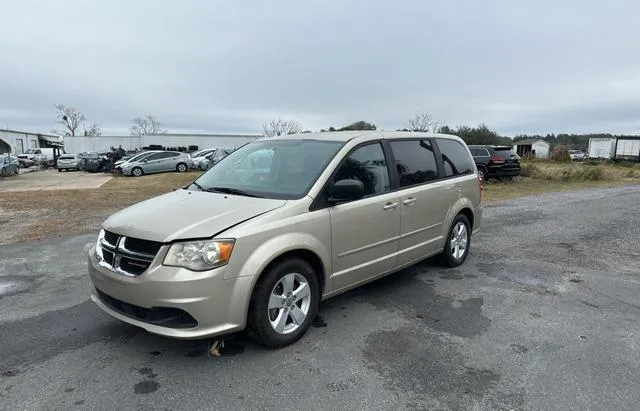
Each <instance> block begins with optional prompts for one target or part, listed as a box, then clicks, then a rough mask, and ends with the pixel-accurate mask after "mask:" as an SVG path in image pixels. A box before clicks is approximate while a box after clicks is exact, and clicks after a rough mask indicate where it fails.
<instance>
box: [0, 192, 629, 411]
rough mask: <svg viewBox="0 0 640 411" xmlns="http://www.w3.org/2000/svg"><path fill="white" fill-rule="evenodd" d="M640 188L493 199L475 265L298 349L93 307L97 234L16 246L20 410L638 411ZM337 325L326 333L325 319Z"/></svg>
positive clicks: (377, 306) (344, 311)
mask: <svg viewBox="0 0 640 411" xmlns="http://www.w3.org/2000/svg"><path fill="white" fill-rule="evenodd" d="M638 204H640V187H637V186H636V187H623V188H614V189H594V190H589V191H580V192H571V193H559V194H547V195H540V196H537V197H535V198H534V197H529V198H521V199H518V200H511V201H508V202H503V203H497V204H492V205H490V206H487V208H486V209H485V213H486V220H485V224H484V231H483V233H482V234H480V235H478V236H477V237H474V240H473V241H474V242H473V247H472V252H471V255H470V257H469V260H468V261H467V263H466V264H465V265H464V266H463V267H461V268H459V269H457V270H447V269H443V268H441V267H439V266H438V265H437V264H436V263H435V262H433V261H427V262H425V263H423V264H421V265H419V266H416V267H414V268H411V269H408V270H405V271H404V272H401V273H398V274H397V275H394V276H391V277H388V278H386V279H383V280H381V281H378V282H375V283H373V284H370V285H368V286H365V287H362V288H360V289H358V290H355V291H353V292H350V293H348V294H346V295H343V296H340V297H337V298H335V299H333V300H329V301H327V302H326V303H325V304H324V305H323V306H322V308H321V312H320V315H321V317H322V320H323V321H318V322H317V325H318V327H315V328H312V329H311V330H310V332H309V333H308V334H307V336H306V337H305V338H303V339H302V340H301V341H300V342H299V343H298V344H295V345H293V346H291V347H288V348H286V349H283V350H279V351H267V350H264V349H261V348H258V347H256V346H254V345H252V344H251V343H248V342H246V340H244V338H243V337H242V336H241V335H240V336H238V338H237V342H238V343H239V344H240V345H241V346H242V347H244V352H242V353H240V354H238V355H235V356H225V357H220V358H216V359H209V358H208V357H207V355H206V350H207V345H208V342H207V341H190V342H181V341H174V340H169V339H165V338H161V337H156V336H152V335H149V334H146V333H145V332H142V331H139V330H137V329H135V328H132V327H130V326H127V325H125V324H122V323H120V322H118V321H116V320H112V319H111V318H110V317H108V316H107V315H106V314H103V313H102V312H100V311H99V310H98V309H97V308H96V307H94V306H93V305H92V303H91V302H89V301H88V288H89V282H88V279H87V277H86V274H85V270H86V263H85V259H84V256H83V255H82V248H83V246H84V245H85V244H87V243H89V242H92V241H94V236H93V235H89V236H80V237H74V238H70V239H67V240H43V241H38V242H30V243H17V244H11V245H6V246H2V247H0V330H1V332H0V347H1V350H2V352H1V355H0V403H2V404H3V405H2V408H4V409H24V410H32V409H38V410H40V409H41V410H49V409H74V408H77V409H113V408H116V409H124V408H127V409H145V410H146V409H193V410H196V409H224V410H231V409H251V410H257V409H282V408H283V407H286V408H287V409H295V408H303V407H304V408H306V409H332V410H333V409H367V410H374V409H393V410H398V409H412V408H413V409H416V408H417V409H483V410H484V409H487V410H494V409H507V410H508V409H530V410H539V409H563V410H569V409H575V410H585V409H603V410H611V409H629V410H632V409H637V408H638V404H639V403H640V390H638V389H637V383H638V381H640V342H639V341H640V322H639V321H638V318H639V317H638V316H639V315H640V298H639V297H638V296H639V295H640V268H639V262H640V246H638V238H640V213H638V211H637V210H638ZM323 322H324V323H325V324H326V326H324V327H323V326H322V325H324V324H323Z"/></svg>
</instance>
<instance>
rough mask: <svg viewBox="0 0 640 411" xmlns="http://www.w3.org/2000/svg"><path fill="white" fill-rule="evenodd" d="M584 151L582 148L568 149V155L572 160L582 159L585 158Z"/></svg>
mask: <svg viewBox="0 0 640 411" xmlns="http://www.w3.org/2000/svg"><path fill="white" fill-rule="evenodd" d="M585 156H586V154H585V152H584V151H582V150H569V157H571V160H573V161H582V160H584V159H585Z"/></svg>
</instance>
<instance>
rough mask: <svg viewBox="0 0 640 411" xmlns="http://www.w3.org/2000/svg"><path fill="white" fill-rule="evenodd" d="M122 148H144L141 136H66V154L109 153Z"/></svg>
mask: <svg viewBox="0 0 640 411" xmlns="http://www.w3.org/2000/svg"><path fill="white" fill-rule="evenodd" d="M120 146H122V148H123V149H125V150H136V149H139V148H141V147H142V139H141V137H139V136H65V137H64V151H65V152H66V153H74V154H76V153H85V152H95V153H107V152H109V151H111V147H113V148H118V147H120Z"/></svg>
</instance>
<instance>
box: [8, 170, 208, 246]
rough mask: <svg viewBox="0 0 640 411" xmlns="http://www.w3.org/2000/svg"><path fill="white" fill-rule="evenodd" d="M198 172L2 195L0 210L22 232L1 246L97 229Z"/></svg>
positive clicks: (184, 182) (192, 177) (114, 180)
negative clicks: (131, 207) (114, 215)
mask: <svg viewBox="0 0 640 411" xmlns="http://www.w3.org/2000/svg"><path fill="white" fill-rule="evenodd" d="M200 174H201V172H187V173H162V174H150V175H146V176H142V177H137V178H134V177H116V178H113V179H112V180H111V181H109V182H107V183H106V184H104V185H103V186H102V187H100V188H96V189H84V190H41V191H24V192H11V193H3V194H2V195H0V209H1V210H3V211H6V212H14V214H13V217H12V220H13V221H15V220H16V219H21V216H22V220H23V221H22V223H21V229H20V230H18V231H17V232H15V233H14V234H13V235H11V236H10V237H9V238H4V236H2V233H0V236H2V237H0V244H1V243H8V242H14V241H25V240H37V239H41V238H47V237H57V236H67V235H73V234H84V233H87V232H91V231H93V230H98V229H99V227H100V224H102V222H103V221H104V220H105V219H106V218H107V217H108V216H109V215H111V214H113V213H115V212H116V211H118V210H121V209H123V208H125V207H128V206H130V205H132V204H135V203H138V202H140V201H143V200H147V199H149V198H151V197H155V196H158V195H160V194H164V193H167V192H169V191H171V190H172V189H174V188H177V187H183V186H185V185H187V184H188V183H190V182H191V181H193V180H194V179H195V178H196V177H198V176H199V175H200Z"/></svg>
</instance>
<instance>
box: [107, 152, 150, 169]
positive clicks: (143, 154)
mask: <svg viewBox="0 0 640 411" xmlns="http://www.w3.org/2000/svg"><path fill="white" fill-rule="evenodd" d="M159 152H160V150H149V151H142V152H140V153H135V154H131V155H127V156H124V157H122V158H121V159H120V160H118V161H116V162H115V163H114V164H113V165H114V166H115V167H116V168H118V167H119V166H121V165H122V164H124V163H126V162H129V161H135V160H140V159H142V158H143V157H146V156H148V155H149V154H152V153H159Z"/></svg>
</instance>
